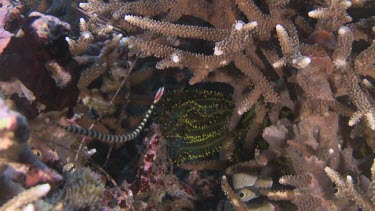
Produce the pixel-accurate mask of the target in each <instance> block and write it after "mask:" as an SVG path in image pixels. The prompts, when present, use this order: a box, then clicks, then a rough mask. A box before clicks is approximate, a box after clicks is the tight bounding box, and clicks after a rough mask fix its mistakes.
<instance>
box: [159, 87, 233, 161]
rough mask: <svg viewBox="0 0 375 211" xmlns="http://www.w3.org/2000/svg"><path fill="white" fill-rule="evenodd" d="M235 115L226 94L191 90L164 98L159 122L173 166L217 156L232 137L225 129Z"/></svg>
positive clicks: (228, 96) (229, 98)
mask: <svg viewBox="0 0 375 211" xmlns="http://www.w3.org/2000/svg"><path fill="white" fill-rule="evenodd" d="M232 111H233V103H232V102H231V96H230V95H228V94H225V93H223V92H218V91H211V90H204V89H191V90H184V91H176V92H173V93H171V94H170V96H167V97H165V98H164V99H163V100H162V102H161V116H160V117H159V122H160V124H161V126H162V128H163V130H165V136H166V138H167V141H168V148H169V152H170V154H171V155H172V157H173V159H174V162H175V163H177V164H181V163H184V162H186V161H188V160H195V159H201V158H207V157H209V156H211V155H213V154H214V153H215V152H218V150H219V149H220V147H221V145H222V143H223V141H224V140H225V138H226V137H227V136H228V134H229V133H228V131H227V130H226V128H225V125H226V123H227V121H228V118H229V117H230V115H231V112H232Z"/></svg>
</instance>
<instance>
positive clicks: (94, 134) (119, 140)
mask: <svg viewBox="0 0 375 211" xmlns="http://www.w3.org/2000/svg"><path fill="white" fill-rule="evenodd" d="M163 93H164V87H161V88H159V90H158V92H157V93H156V95H155V98H154V102H153V103H152V105H151V107H150V108H149V109H148V111H147V112H146V114H145V116H144V118H143V119H142V122H141V123H140V124H139V125H138V127H137V128H136V129H135V130H134V131H132V132H130V133H126V134H124V135H112V134H105V133H101V132H99V131H96V130H90V129H86V128H82V127H77V126H72V125H67V126H66V125H61V124H57V126H58V127H60V128H62V129H64V130H65V131H67V132H69V133H72V134H76V135H83V136H88V137H91V138H93V139H97V140H100V141H102V142H106V143H109V144H124V143H125V142H127V141H130V140H133V139H134V138H136V137H137V136H138V135H139V133H140V132H141V131H142V129H143V128H144V126H145V125H146V122H147V120H148V118H149V117H150V115H151V113H152V110H153V109H154V105H155V104H156V103H157V102H158V101H159V100H160V98H161V96H163Z"/></svg>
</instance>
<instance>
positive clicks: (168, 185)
mask: <svg viewBox="0 0 375 211" xmlns="http://www.w3.org/2000/svg"><path fill="white" fill-rule="evenodd" d="M3 2H4V3H3V5H7V7H3V9H4V8H10V9H11V10H9V11H10V12H8V10H6V12H3V13H1V15H2V16H0V17H1V18H0V20H2V21H1V22H4V23H3V24H2V25H1V28H2V29H3V30H1V32H0V33H2V34H4V39H3V41H4V42H3V43H4V44H3V45H4V46H5V45H8V44H7V43H8V41H9V40H13V39H15V38H18V36H21V37H22V36H23V34H22V31H18V29H20V27H19V26H21V25H22V26H27V23H26V25H25V24H24V23H22V24H21V23H20V22H18V21H19V20H28V19H29V18H32V17H28V15H27V14H25V15H24V17H27V18H23V17H22V16H20V15H18V14H19V12H20V11H21V12H22V10H19V8H21V7H18V6H17V5H19V1H3ZM22 2H23V1H22ZM66 2H72V1H59V0H56V1H30V2H27V3H30V4H26V2H23V3H24V6H26V7H27V9H31V10H33V9H35V8H36V7H34V5H35V6H36V5H40V6H41V7H39V8H38V9H40V11H46V12H47V11H48V10H49V7H50V8H52V9H51V10H49V11H48V12H51V13H49V14H55V15H59V14H57V13H55V12H56V10H54V9H56V8H58V9H61V8H62V9H64V8H66V9H68V10H66V11H68V12H67V13H63V14H62V15H64V14H69V11H71V9H73V8H71V7H70V6H69V5H67V4H66ZM74 2H75V3H78V4H77V5H78V6H77V7H76V8H75V11H77V12H79V13H80V15H81V16H82V19H81V21H78V19H69V24H71V26H72V28H75V27H74V26H76V25H78V24H79V23H80V29H81V34H80V35H79V34H78V33H76V34H75V33H71V34H69V39H67V41H65V40H63V42H64V45H65V46H66V47H67V43H68V44H69V50H70V51H71V53H72V55H73V56H72V57H71V58H73V59H74V60H75V61H76V62H77V66H75V67H76V68H77V70H79V71H83V74H81V78H80V80H79V81H78V83H77V84H78V89H79V90H80V91H81V94H80V95H79V97H78V105H77V106H74V104H69V105H67V104H63V105H61V107H58V108H56V109H62V107H66V106H68V107H73V106H74V108H73V110H70V111H69V112H68V114H65V113H56V116H57V117H56V118H53V120H52V122H55V120H56V122H61V121H62V122H63V121H64V119H65V117H62V116H65V115H68V117H69V119H68V120H67V121H68V122H69V124H78V125H81V126H82V127H83V128H89V127H90V129H95V130H98V131H100V132H101V133H103V134H108V133H111V134H123V130H124V129H126V128H137V126H138V125H140V124H141V122H142V118H140V117H139V116H140V115H137V114H139V113H144V112H145V110H147V109H146V108H143V107H142V106H140V105H150V104H151V103H152V101H153V97H151V96H152V95H151V92H152V91H150V90H155V89H157V87H161V86H165V87H166V88H167V89H168V90H169V89H174V88H176V87H177V88H185V87H189V85H185V84H184V83H185V79H188V80H190V84H198V85H201V86H202V87H205V86H207V84H206V82H208V83H212V82H219V83H225V84H228V85H230V86H231V87H232V88H233V94H232V96H231V97H232V98H231V99H229V98H227V99H226V101H225V102H224V103H220V102H219V103H216V104H219V105H221V104H223V105H224V104H225V105H226V103H228V104H229V103H230V104H231V105H233V107H230V108H224V109H222V108H220V109H222V110H220V109H219V112H220V111H223V112H226V115H221V116H218V117H217V118H216V119H214V120H212V119H211V117H212V115H199V114H198V115H196V114H195V113H194V112H193V113H189V114H190V116H189V121H190V120H191V119H193V120H192V121H193V122H194V123H197V121H194V119H197V118H200V119H202V121H204V120H207V122H205V127H206V128H211V127H212V126H214V125H213V124H215V123H210V121H213V122H218V123H219V124H220V128H222V131H221V132H224V133H228V134H229V137H228V138H226V139H225V140H224V141H223V142H222V143H221V144H220V145H221V146H222V148H221V150H220V160H210V161H197V162H192V163H184V164H182V165H181V166H182V167H185V168H187V169H189V170H200V171H201V172H198V173H197V172H194V171H193V173H192V174H191V175H189V177H190V176H191V177H193V176H194V175H195V174H200V175H202V176H201V177H198V178H197V179H196V182H192V183H189V185H186V183H184V182H182V180H183V177H186V176H187V175H186V174H187V173H186V172H185V171H182V170H181V169H179V168H178V167H177V168H174V167H175V166H174V165H173V161H175V162H176V160H178V159H176V156H174V155H173V154H171V155H172V156H170V157H169V156H168V155H167V154H168V153H167V148H166V146H167V145H168V141H169V140H166V138H167V136H172V137H173V136H180V134H179V133H180V132H181V130H182V129H181V128H179V127H176V129H179V130H168V127H167V128H164V130H163V129H161V132H160V131H158V132H156V131H153V132H152V134H151V135H149V137H150V139H146V140H145V141H142V140H144V139H143V135H144V134H146V133H147V129H146V130H145V131H144V132H142V133H137V134H136V135H138V137H140V138H136V139H135V141H132V142H127V143H126V144H124V145H122V146H121V147H120V148H113V150H112V147H109V149H108V147H107V146H106V145H104V144H102V145H101V143H98V142H95V141H93V142H89V143H88V144H87V147H88V149H87V150H82V149H84V147H79V148H78V147H76V143H75V140H77V139H75V138H72V136H69V134H66V133H63V132H62V131H57V132H56V131H55V129H53V127H52V129H51V127H49V129H45V131H43V130H44V129H43V127H42V126H41V125H39V124H40V122H38V121H40V120H38V121H35V123H34V121H32V123H31V124H35V126H36V127H35V128H34V129H33V130H32V135H31V136H32V137H33V139H34V138H35V137H36V139H34V140H30V142H29V143H30V145H32V146H33V147H34V148H33V149H34V152H35V154H36V155H42V156H41V157H40V158H41V160H42V161H45V162H46V163H48V164H49V165H53V166H54V167H57V168H61V167H62V166H63V164H65V163H66V162H70V161H72V159H71V157H74V155H73V156H71V155H70V154H77V156H76V157H75V159H74V160H75V162H77V164H79V165H82V164H83V165H86V164H88V165H94V166H95V165H96V164H94V163H95V162H97V163H99V164H102V163H103V162H102V161H101V160H107V161H108V162H106V163H105V164H104V165H103V168H104V170H99V168H93V169H92V170H91V171H94V172H95V173H96V172H99V171H100V172H101V173H103V175H106V178H107V179H108V182H111V183H112V184H114V185H113V186H114V187H113V188H112V187H108V186H106V187H105V192H104V197H103V201H101V205H99V204H97V206H102V207H101V208H104V209H130V210H132V209H141V210H142V209H167V210H168V209H173V208H175V209H204V210H207V209H214V207H215V206H216V204H217V203H218V202H219V201H221V202H220V203H219V204H222V205H223V206H225V208H228V205H229V203H230V202H229V201H231V202H232V203H233V204H235V205H236V207H237V209H243V210H247V209H270V210H277V209H284V210H292V209H299V210H347V209H352V210H357V209H360V208H366V207H371V206H372V204H371V198H372V195H373V193H372V191H370V190H368V189H366V188H364V187H366V186H367V187H370V186H371V185H370V181H369V180H368V179H367V178H369V170H370V166H371V163H372V161H373V159H374V157H373V153H374V151H373V150H374V146H375V144H374V138H373V137H374V130H373V129H374V120H373V119H374V117H373V115H374V111H373V110H374V109H373V107H374V102H375V101H374V90H373V86H372V84H373V83H374V77H373V76H374V74H373V70H374V49H375V48H374V43H373V40H374V38H375V33H374V29H375V28H374V23H375V22H374V13H373V11H374V4H373V3H372V2H371V1H347V0H319V1H317V0H308V1H288V0H285V1H284V0H283V1H272V0H266V1H261V0H236V1H233V0H210V1H208V0H136V1H125V0H123V1H121V0H115V1H102V0H89V1H85V2H83V1H74ZM46 3H51V5H48V4H46ZM31 4H33V5H31ZM29 6H31V7H29ZM43 7H44V8H43ZM53 10H54V11H53ZM27 12H29V11H27ZM30 12H32V11H30ZM61 12H63V10H61ZM31 14H32V13H31ZM38 16H40V17H44V16H43V15H40V14H39V15H38ZM44 18H46V17H44ZM64 20H68V19H64ZM40 29H42V30H39V31H38V30H37V31H38V33H39V34H40V35H42V36H44V37H46V36H45V35H46V33H45V32H46V31H45V30H43V27H41V28H40ZM73 30H74V29H73ZM25 31H26V32H27V30H25ZM7 32H8V33H7ZM9 33H11V34H9ZM64 33H65V34H64V35H63V36H62V37H61V38H63V37H64V36H65V35H66V32H64ZM47 34H48V33H47ZM75 35H76V36H75ZM50 38H51V39H54V38H55V37H54V36H53V34H50V36H49V39H50ZM0 41H1V40H0ZM66 42H67V43H66ZM3 49H5V50H6V49H7V48H6V47H5V48H3ZM65 50H67V48H65ZM15 51H16V52H17V51H20V49H19V48H16V50H15ZM3 52H4V51H3ZM36 52H37V51H36ZM21 55H24V54H21ZM4 62H5V60H4ZM27 62H28V63H31V62H30V61H28V60H27ZM2 63H3V62H2ZM57 64H58V65H60V66H63V65H62V64H61V63H59V61H58V60H49V59H47V60H46V61H45V62H43V70H46V72H48V74H49V75H48V76H49V80H50V81H51V82H53V84H54V85H56V87H59V88H62V89H64V88H66V87H69V84H66V82H67V81H69V79H70V80H73V81H74V80H78V78H76V75H74V74H73V75H70V74H65V72H64V68H61V67H59V66H58V65H57ZM1 71H3V70H1ZM7 71H10V70H7ZM171 80H173V82H171ZM12 82H13V83H9V84H5V85H4V83H3V84H1V87H4V90H6V91H9V90H11V88H12V87H17V93H16V94H18V95H21V96H22V95H24V96H27V97H28V99H30V100H33V99H34V97H35V99H34V101H33V102H34V103H36V101H38V92H39V93H40V90H39V91H37V92H34V90H32V89H31V88H29V86H27V85H25V84H24V85H25V86H22V85H21V84H20V83H23V81H22V80H18V81H12ZM75 82H77V81H75ZM214 84H215V85H214V88H213V90H214V91H220V90H219V86H218V85H217V83H214ZM47 89H48V88H47ZM47 89H46V90H42V91H51V92H52V93H54V92H53V90H52V89H50V90H47ZM30 90H31V92H32V93H31V94H30ZM8 93H9V92H8ZM32 94H34V96H33V95H32ZM66 94H68V93H66ZM76 94H77V93H76ZM194 95H196V94H194ZM77 96H78V94H77V95H75V96H70V97H72V98H69V99H71V100H72V101H74V102H76V101H77ZM60 97H61V96H57V98H60ZM195 97H196V96H195ZM198 97H199V95H198ZM13 98H14V96H13ZM182 98H192V99H193V101H195V99H194V96H186V97H182ZM184 100H185V101H184V102H191V101H192V100H191V99H184ZM16 103H17V101H16ZM54 103H58V102H54ZM172 104H180V103H179V102H177V103H175V102H172ZM17 105H18V107H19V108H23V109H26V107H22V105H21V106H20V104H19V103H18V104H17ZM59 106H60V105H59ZM158 106H159V105H158ZM51 107H53V106H52V105H51ZM206 107H207V106H206ZM39 108H43V106H40V107H39ZM199 109H200V107H199V106H198V105H196V104H192V103H186V110H191V111H197V110H199ZM203 110H204V109H203ZM40 112H41V111H38V112H37V113H40ZM162 112H163V111H162ZM199 112H202V110H199ZM199 112H198V113H199ZM203 113H204V112H203ZM211 114H212V113H211ZM158 115H160V114H158ZM162 115H169V114H168V113H166V114H163V113H162ZM197 116H198V117H197ZM190 117H191V118H190ZM167 119H168V118H167ZM176 119H177V120H180V121H181V122H185V123H186V122H187V121H186V119H185V117H184V116H183V115H181V116H178V117H176ZM149 121H150V122H151V121H152V118H150V119H149ZM167 121H168V120H167ZM348 123H349V124H348ZM45 124H50V125H51V121H49V123H48V121H46V122H45ZM45 124H44V126H45ZM64 124H65V123H64ZM90 125H91V126H90ZM93 125H95V126H93ZM164 125H165V124H164ZM164 125H163V124H161V126H162V127H165V126H164ZM177 126H179V125H177ZM92 127H94V128H92ZM169 127H170V128H173V126H169ZM184 127H185V126H184ZM189 127H190V126H189ZM31 128H33V127H31ZM146 128H148V127H146ZM38 131H42V132H43V133H42V132H38ZM168 132H169V134H168ZM201 132H203V133H204V134H211V133H210V132H207V130H206V131H204V130H203V131H201ZM48 133H51V134H53V135H49V134H48ZM55 133H56V134H55ZM38 136H39V137H38ZM41 136H42V137H41ZM56 136H58V137H57V138H55V137H56ZM220 137H222V136H217V137H216V136H215V137H214V138H212V139H210V140H213V141H214V142H213V143H214V144H216V143H217V142H221V140H220ZM49 139H54V140H53V141H50V142H49ZM41 140H44V142H43V144H44V145H43V144H40V143H38V141H41ZM60 141H61V143H60ZM215 141H217V142H215ZM65 143H66V144H65ZM209 144H212V143H211V142H209ZM54 145H56V146H57V145H66V146H65V148H66V151H70V152H69V153H64V152H63V150H61V149H59V148H60V147H55V146H54ZM80 145H81V146H83V145H86V143H85V142H84V141H83V140H82V141H81V144H80ZM169 147H170V148H174V149H176V151H178V150H184V147H181V142H178V141H171V142H170V146H169ZM92 148H93V149H92ZM190 148H191V146H190ZM77 149H78V150H77ZM107 149H108V150H107ZM94 151H96V153H95V154H94V155H93V156H90V155H89V156H83V155H84V154H85V153H86V152H94ZM108 151H110V152H111V153H108ZM56 154H57V155H56ZM67 154H69V155H67ZM87 154H90V153H87ZM107 154H108V155H107ZM177 154H179V153H177ZM201 154H202V153H201ZM177 162H178V161H177ZM205 169H206V170H209V171H205ZM224 169H225V172H223V170H224ZM212 170H216V171H212ZM327 171H328V172H329V173H328V176H327ZM106 172H108V173H106ZM336 172H337V173H336ZM7 173H9V172H7ZM30 173H32V174H33V175H34V176H33V177H35V175H39V176H40V175H42V173H41V172H40V171H39V170H35V171H34V170H33V169H32V168H31V170H30ZM223 174H225V177H224V179H222V176H223ZM176 175H178V176H176ZM244 175H246V178H244ZM329 175H331V176H329ZM339 175H344V176H348V175H350V176H349V177H347V178H351V180H350V181H345V179H343V178H341V176H339ZM333 176H334V177H336V179H332V178H330V177H333ZM33 177H31V179H30V177H29V180H28V181H29V182H30V181H33V179H32V178H33ZM111 177H113V178H111ZM238 178H240V179H238ZM264 178H267V179H265V180H263V179H264ZM8 179H9V178H8ZM271 179H272V182H270V180H271ZM331 179H332V180H331ZM239 180H240V181H242V183H241V182H239ZM372 180H373V179H372ZM4 181H5V182H4ZM113 181H115V182H113ZM116 181H117V182H121V183H122V184H121V186H118V185H116ZM220 181H221V182H222V187H223V189H224V192H225V193H226V194H227V195H228V200H227V199H225V195H224V194H222V193H221V191H219V189H220V184H219V183H220ZM254 181H255V182H254ZM262 181H265V183H266V185H263V186H262V185H260V186H258V184H257V182H259V183H261V182H262ZM267 182H268V183H267ZM3 183H4V184H7V179H4V180H2V184H3ZM32 183H34V182H32ZM128 183H130V184H131V185H130V187H129V185H128ZM239 183H240V184H239ZM335 183H337V184H340V185H342V184H343V185H344V186H343V187H349V189H348V192H346V193H345V191H339V192H338V194H336V193H335V191H334V190H335V188H334V186H335ZM9 184H11V183H9ZM20 184H21V183H20ZM337 184H336V187H338V185H337ZM65 185H66V184H65ZM351 185H352V186H351ZM357 186H358V188H357ZM4 187H6V186H4ZM232 187H233V188H232ZM353 187H354V188H353ZM341 189H343V188H341ZM359 189H362V191H359ZM13 190H19V189H17V188H14V189H13ZM140 190H142V191H140ZM52 191H56V188H54V187H52ZM0 192H1V191H0ZM195 192H196V193H198V192H199V193H200V194H195ZM361 192H364V193H361ZM213 193H215V194H213ZM342 193H345V194H346V195H350V196H354V197H353V199H355V200H356V201H358V202H360V203H355V201H352V200H348V197H340V196H342ZM16 194H17V192H15V193H14V194H13V195H16ZM345 194H344V195H345ZM77 198H79V197H77ZM259 202H260V203H259ZM173 205H175V207H173ZM358 205H360V206H358ZM56 209H58V208H56ZM218 209H219V210H220V205H219V206H218ZM223 209H224V208H223ZM370 209H371V208H370Z"/></svg>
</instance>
